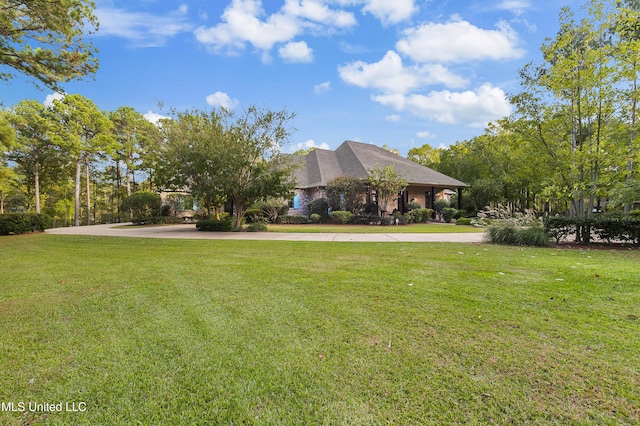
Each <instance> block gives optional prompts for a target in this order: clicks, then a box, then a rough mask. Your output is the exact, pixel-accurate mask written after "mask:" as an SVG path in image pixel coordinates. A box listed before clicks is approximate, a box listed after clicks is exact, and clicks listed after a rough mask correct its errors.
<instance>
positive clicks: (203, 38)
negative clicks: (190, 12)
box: [195, 0, 302, 52]
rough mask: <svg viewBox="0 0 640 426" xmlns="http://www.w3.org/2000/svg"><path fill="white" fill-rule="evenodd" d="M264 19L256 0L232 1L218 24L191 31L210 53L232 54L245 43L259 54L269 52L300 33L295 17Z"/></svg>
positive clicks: (275, 16)
mask: <svg viewBox="0 0 640 426" xmlns="http://www.w3.org/2000/svg"><path fill="white" fill-rule="evenodd" d="M263 15H265V12H264V10H263V9H262V2H261V1H260V0H233V2H232V3H231V5H229V6H228V7H227V8H226V9H225V11H224V13H223V14H222V21H223V22H222V23H220V24H218V25H216V26H214V27H210V28H205V27H199V28H197V29H196V30H195V36H196V39H197V40H198V41H199V42H201V43H203V44H205V45H206V46H207V47H209V48H210V49H212V50H213V51H216V52H218V51H221V50H223V49H226V50H228V51H230V52H236V51H238V50H242V49H244V48H245V45H246V43H249V44H251V45H253V47H255V48H257V49H260V50H270V49H271V48H272V47H273V46H274V45H275V44H276V43H283V42H287V41H289V40H291V39H293V38H294V37H296V36H297V35H299V34H300V33H301V32H302V28H301V26H300V24H299V22H298V21H297V20H296V18H295V17H293V16H290V15H285V14H283V13H277V14H273V15H271V16H268V17H267V19H266V20H264V21H262V20H260V19H259V18H260V17H262V16H263Z"/></svg>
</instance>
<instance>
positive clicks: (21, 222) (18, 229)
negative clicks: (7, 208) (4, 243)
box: [0, 213, 51, 235]
mask: <svg viewBox="0 0 640 426" xmlns="http://www.w3.org/2000/svg"><path fill="white" fill-rule="evenodd" d="M50 227H51V217H49V216H48V215H46V214H37V213H5V214H0V235H15V234H26V233H29V232H36V231H44V230H45V229H47V228H50Z"/></svg>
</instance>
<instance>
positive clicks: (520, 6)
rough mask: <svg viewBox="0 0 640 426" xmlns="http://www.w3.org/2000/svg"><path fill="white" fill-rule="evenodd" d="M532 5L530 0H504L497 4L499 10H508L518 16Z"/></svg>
mask: <svg viewBox="0 0 640 426" xmlns="http://www.w3.org/2000/svg"><path fill="white" fill-rule="evenodd" d="M530 7H531V3H530V2H529V1H528V0H503V1H502V2H500V4H498V5H497V6H496V9H498V10H508V11H510V12H511V13H513V14H514V15H516V16H521V15H523V14H524V13H525V11H526V10H527V9H529V8H530Z"/></svg>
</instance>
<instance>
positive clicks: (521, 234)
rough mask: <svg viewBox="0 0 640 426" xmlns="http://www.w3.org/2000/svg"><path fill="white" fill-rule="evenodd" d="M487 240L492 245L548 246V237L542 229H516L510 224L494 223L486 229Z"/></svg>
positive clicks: (537, 227)
mask: <svg viewBox="0 0 640 426" xmlns="http://www.w3.org/2000/svg"><path fill="white" fill-rule="evenodd" d="M486 235H487V240H488V241H489V242H491V243H493V244H509V245H520V246H540V247H546V246H548V245H549V239H550V236H549V234H548V233H546V232H545V230H544V229H543V228H542V227H539V226H531V227H517V226H515V225H513V224H512V223H496V224H493V225H491V226H489V227H488V228H487V234H486Z"/></svg>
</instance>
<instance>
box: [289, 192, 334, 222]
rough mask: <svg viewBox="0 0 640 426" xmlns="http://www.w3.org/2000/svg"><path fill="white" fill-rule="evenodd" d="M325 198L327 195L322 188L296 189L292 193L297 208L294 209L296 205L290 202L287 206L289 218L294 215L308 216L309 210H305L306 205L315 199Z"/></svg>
mask: <svg viewBox="0 0 640 426" xmlns="http://www.w3.org/2000/svg"><path fill="white" fill-rule="evenodd" d="M326 196H327V194H326V191H325V190H324V188H304V189H300V188H296V190H295V191H294V199H295V197H298V198H297V201H298V203H299V207H298V208H295V206H296V203H294V202H291V203H290V204H289V205H290V207H289V212H288V214H289V215H290V216H296V215H303V216H309V210H308V209H307V204H309V203H310V202H311V201H313V200H315V199H317V198H323V197H326Z"/></svg>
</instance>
